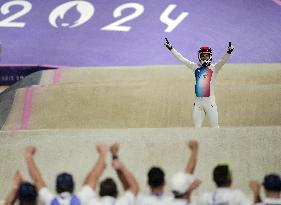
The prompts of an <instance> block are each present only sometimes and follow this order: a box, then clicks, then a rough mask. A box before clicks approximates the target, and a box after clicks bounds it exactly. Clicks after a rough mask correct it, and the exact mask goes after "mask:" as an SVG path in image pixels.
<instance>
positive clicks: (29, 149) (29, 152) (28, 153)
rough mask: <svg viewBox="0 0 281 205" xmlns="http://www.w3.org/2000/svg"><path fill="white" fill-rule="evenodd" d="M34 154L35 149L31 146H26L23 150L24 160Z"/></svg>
mask: <svg viewBox="0 0 281 205" xmlns="http://www.w3.org/2000/svg"><path fill="white" fill-rule="evenodd" d="M35 153H36V147H35V146H33V145H28V146H27V147H26V148H25V158H29V157H33V155H35Z"/></svg>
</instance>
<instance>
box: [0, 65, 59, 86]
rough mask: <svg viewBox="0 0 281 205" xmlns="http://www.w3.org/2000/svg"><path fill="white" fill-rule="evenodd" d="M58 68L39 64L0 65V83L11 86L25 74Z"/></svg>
mask: <svg viewBox="0 0 281 205" xmlns="http://www.w3.org/2000/svg"><path fill="white" fill-rule="evenodd" d="M49 69H56V68H55V67H45V66H37V65H25V66H13V65H11V66H9V65H6V66H0V85H4V86H9V85H12V84H14V83H15V82H17V81H19V80H21V79H23V78H24V77H25V76H27V75H29V74H31V73H34V72H37V71H41V70H49Z"/></svg>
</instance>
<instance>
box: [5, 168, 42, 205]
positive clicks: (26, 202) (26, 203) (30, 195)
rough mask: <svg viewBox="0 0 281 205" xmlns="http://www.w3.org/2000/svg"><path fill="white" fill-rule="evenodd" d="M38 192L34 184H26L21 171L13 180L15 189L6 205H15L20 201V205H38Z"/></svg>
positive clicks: (6, 200)
mask: <svg viewBox="0 0 281 205" xmlns="http://www.w3.org/2000/svg"><path fill="white" fill-rule="evenodd" d="M37 195H38V194H37V190H36V188H35V186H34V185H33V184H30V183H28V182H24V181H23V178H22V176H21V173H20V172H19V171H17V172H16V174H15V176H14V180H13V189H12V191H11V192H10V193H9V194H8V196H7V197H6V199H5V203H4V204H5V205H13V204H15V203H16V201H17V200H19V205H37Z"/></svg>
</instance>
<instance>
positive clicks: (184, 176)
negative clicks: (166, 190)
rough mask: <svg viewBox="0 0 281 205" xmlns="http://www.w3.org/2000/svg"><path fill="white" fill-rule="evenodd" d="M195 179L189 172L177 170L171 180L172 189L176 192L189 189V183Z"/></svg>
mask: <svg viewBox="0 0 281 205" xmlns="http://www.w3.org/2000/svg"><path fill="white" fill-rule="evenodd" d="M194 181H195V177H194V176H192V175H191V174H188V173H184V172H178V173H176V174H175V175H174V176H173V177H172V180H171V188H172V191H174V192H176V193H177V194H184V193H185V192H186V191H188V190H189V188H190V186H191V184H192V183H193V182H194Z"/></svg>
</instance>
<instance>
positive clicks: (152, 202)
mask: <svg viewBox="0 0 281 205" xmlns="http://www.w3.org/2000/svg"><path fill="white" fill-rule="evenodd" d="M147 179H148V180H147V184H148V186H149V189H150V194H149V195H147V196H146V195H144V194H141V193H140V194H139V195H138V197H137V205H158V204H159V205H160V204H163V203H164V202H165V201H170V200H171V198H172V196H169V195H167V194H165V193H164V188H165V184H166V182H165V173H164V171H163V170H162V169H161V168H160V167H151V168H150V170H149V171H148V173H147Z"/></svg>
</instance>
